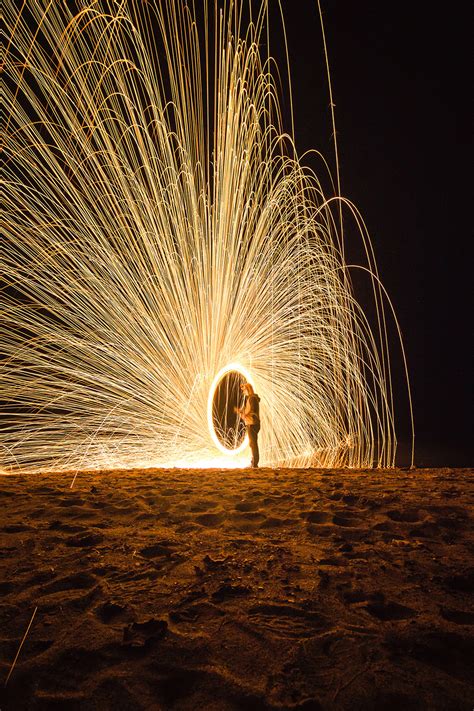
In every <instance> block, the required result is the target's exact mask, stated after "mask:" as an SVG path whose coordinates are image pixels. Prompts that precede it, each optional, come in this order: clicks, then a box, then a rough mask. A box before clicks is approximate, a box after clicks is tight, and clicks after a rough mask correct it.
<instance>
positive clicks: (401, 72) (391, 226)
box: [273, 0, 474, 465]
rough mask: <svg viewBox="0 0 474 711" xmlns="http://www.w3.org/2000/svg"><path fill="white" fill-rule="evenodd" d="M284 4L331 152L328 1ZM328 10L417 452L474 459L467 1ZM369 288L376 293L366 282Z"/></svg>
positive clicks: (348, 171)
mask: <svg viewBox="0 0 474 711" xmlns="http://www.w3.org/2000/svg"><path fill="white" fill-rule="evenodd" d="M283 6H284V12H285V19H286V27H287V32H288V39H289V45H290V56H291V66H292V79H293V95H294V100H295V119H296V121H295V124H296V125H295V133H296V141H297V147H298V150H299V152H302V151H304V150H307V149H308V148H311V147H316V148H320V149H321V150H322V151H323V152H324V153H325V155H330V153H331V149H332V143H331V135H330V134H331V126H330V121H329V119H330V115H329V102H328V95H327V84H326V82H325V67H324V58H323V54H322V41H321V30H320V24H319V15H318V9H317V2H316V0H314V1H313V0H304V2H301V1H299V2H296V1H295V0H283ZM322 6H323V11H324V20H325V30H326V41H327V45H328V51H329V59H330V64H331V72H332V82H333V94H334V102H335V104H336V121H337V129H338V142H339V152H340V164H341V175H342V192H343V194H344V195H345V196H346V197H348V198H350V199H351V200H353V201H354V202H355V203H356V205H357V206H358V208H359V210H360V211H361V212H362V215H363V217H364V219H365V221H366V224H367V226H368V229H369V232H370V234H371V237H372V240H373V245H374V248H375V253H376V257H377V262H378V266H379V270H380V275H381V278H382V280H383V282H384V284H385V286H386V288H387V290H388V292H389V294H390V296H391V298H392V300H393V303H394V305H395V308H396V312H397V315H398V318H399V322H400V325H401V328H402V332H403V337H404V343H405V347H406V351H407V357H408V363H409V369H410V375H411V379H412V392H413V397H414V408H415V422H416V434H417V441H418V443H419V449H418V456H417V458H416V461H417V463H418V464H420V465H421V464H437V465H444V464H453V465H467V464H471V465H474V456H472V455H473V447H472V439H473V438H472V433H471V429H472V414H471V410H472V401H473V377H472V371H473V368H472V360H473V359H472V345H471V342H472V330H473V329H472V325H473V319H472V296H471V294H472V276H471V271H472V268H473V263H472V256H471V255H472V251H471V252H470V254H469V253H468V250H469V247H470V245H471V243H472V220H471V219H470V212H471V210H470V200H469V198H470V189H469V183H470V180H469V178H470V175H469V170H470V165H471V160H470V158H469V155H468V151H469V147H470V145H469V143H470V142H469V138H470V135H471V132H470V130H469V120H468V119H469V115H470V113H471V112H470V106H469V104H468V98H469V92H470V89H469V81H468V77H469V64H468V47H469V46H470V44H469V42H468V25H469V22H468V13H467V3H466V4H465V6H463V3H458V4H455V5H453V6H452V7H451V6H448V7H446V6H440V7H439V8H438V9H436V7H435V4H434V3H426V2H422V3H413V2H410V3H408V2H398V3H384V2H375V0H371V1H368V0H366V1H364V0H362V1H361V0H359V1H358V2H351V1H343V0H322ZM454 10H455V11H454ZM275 36H277V32H276V33H275ZM273 49H274V50H275V45H274V46H273ZM277 51H278V50H277ZM468 215H469V217H468ZM355 237H356V235H355V233H354V239H355ZM350 238H351V233H350V230H349V233H348V239H349V241H350ZM353 246H354V249H355V245H353ZM351 250H352V247H351V245H349V251H350V252H351ZM355 253H356V252H355ZM356 287H357V284H356ZM359 295H360V297H361V300H362V301H363V299H364V294H363V288H362V289H361V291H360V293H359ZM394 359H395V361H397V360H398V353H397V351H396V350H395V351H394ZM395 376H396V383H395V391H396V394H397V399H398V401H399V403H400V406H399V417H398V423H399V430H400V439H401V440H403V439H406V436H407V432H408V426H407V424H408V423H407V418H406V414H405V413H406V408H405V403H404V401H403V383H402V374H401V372H400V371H398V372H397V364H396V363H395Z"/></svg>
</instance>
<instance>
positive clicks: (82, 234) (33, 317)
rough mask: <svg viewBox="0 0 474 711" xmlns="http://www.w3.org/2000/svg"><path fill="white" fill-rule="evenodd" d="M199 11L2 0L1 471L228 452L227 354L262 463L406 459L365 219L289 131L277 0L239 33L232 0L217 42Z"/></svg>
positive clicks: (201, 459) (167, 2)
mask: <svg viewBox="0 0 474 711" xmlns="http://www.w3.org/2000/svg"><path fill="white" fill-rule="evenodd" d="M73 8H76V9H73ZM205 8H206V12H205V31H204V32H202V33H201V34H199V31H198V27H197V22H196V17H195V15H194V11H193V9H192V7H191V6H189V5H187V4H186V3H184V2H183V1H182V0H162V1H161V2H154V3H152V2H148V3H143V2H141V1H140V2H139V1H138V0H128V1H126V2H125V1H122V0H120V1H119V0H116V1H114V0H95V1H91V2H88V3H87V2H83V3H79V2H78V3H77V6H76V5H75V4H74V3H71V2H66V0H62V1H61V0H54V1H53V2H47V1H46V0H41V1H37V2H34V3H28V5H27V4H26V3H24V4H23V5H22V6H21V9H20V10H19V11H18V9H15V5H14V4H13V3H12V2H11V0H7V3H6V11H5V17H6V23H7V28H8V34H7V36H8V37H9V40H8V42H7V49H6V54H5V75H6V78H7V90H6V105H7V107H8V115H7V126H6V131H5V145H4V153H5V157H6V158H5V166H6V167H5V173H4V174H5V185H6V196H7V198H6V200H7V213H6V214H7V222H8V225H7V239H6V240H5V242H4V247H2V252H1V269H2V274H3V275H4V276H3V279H4V288H2V292H1V293H2V297H1V298H2V306H1V318H2V329H1V334H0V352H1V357H2V362H1V368H2V377H1V383H0V401H1V402H3V403H4V404H5V405H6V413H7V425H6V426H5V427H3V428H2V431H1V433H0V449H1V451H2V457H3V459H4V464H3V466H4V468H5V469H7V468H8V469H10V468H16V467H24V468H27V469H29V470H42V469H46V468H49V469H57V470H66V469H71V468H77V469H80V468H81V467H88V468H91V467H97V468H101V467H132V466H133V467H143V466H147V465H155V466H159V465H171V464H178V463H179V464H181V465H183V464H185V465H188V466H190V465H198V464H202V463H208V464H209V463H212V462H214V463H216V462H217V463H219V462H220V459H219V457H221V456H222V455H221V454H220V453H219V451H218V448H217V445H216V442H215V440H214V439H213V438H212V437H211V435H210V432H209V429H208V408H209V397H210V396H209V392H210V388H211V386H212V384H213V383H214V385H215V378H216V374H218V373H219V371H221V369H222V368H225V366H226V365H227V364H228V363H239V364H240V367H241V369H243V370H244V372H248V374H249V375H250V377H251V378H252V379H253V382H254V385H255V388H256V390H257V392H258V393H259V394H260V396H261V399H262V404H261V410H262V431H261V451H262V459H263V461H264V463H265V464H268V465H278V464H283V463H294V464H299V465H309V464H312V465H320V466H340V465H348V466H357V467H363V466H370V465H371V464H372V463H375V464H376V465H383V466H386V465H392V464H393V461H394V456H395V448H396V439H395V431H394V414H393V402H392V393H391V381H390V365H389V357H388V339H387V331H386V323H385V315H384V304H383V301H384V298H383V297H384V295H383V291H382V288H381V286H380V282H379V280H378V277H377V271H376V266H375V261H374V258H373V254H372V249H371V246H370V240H369V237H368V235H367V232H366V229H365V226H364V223H363V221H362V219H361V217H360V215H359V213H358V212H357V210H356V208H355V207H354V206H353V205H352V204H351V203H350V202H349V201H347V200H345V199H343V198H342V197H341V196H339V195H336V196H335V197H327V196H326V194H325V192H324V190H323V186H322V183H321V182H320V179H319V178H318V176H317V175H316V174H315V173H314V172H313V171H311V170H310V169H308V168H306V167H305V166H304V165H303V164H302V163H301V162H300V160H299V158H298V157H297V155H296V151H295V149H294V146H293V140H292V138H291V136H289V135H287V134H285V133H284V132H283V128H282V122H281V115H280V109H279V103H278V97H277V91H276V88H275V83H274V79H273V77H272V75H271V71H270V70H271V68H272V62H271V60H270V59H268V60H266V61H264V59H262V57H261V55H260V51H259V44H260V39H261V37H262V33H263V32H264V27H265V18H266V2H265V1H264V2H262V7H261V10H260V12H259V14H258V17H256V18H254V19H255V21H254V23H253V24H250V25H249V26H248V27H247V28H246V29H245V28H244V27H243V26H242V23H241V19H240V17H241V14H240V12H241V6H240V4H239V3H238V2H237V1H236V2H235V3H233V2H229V3H228V4H227V5H226V7H225V8H224V10H223V11H222V12H221V13H220V14H218V13H217V12H216V17H215V21H216V27H217V30H216V33H215V34H216V40H215V46H214V47H213V48H211V47H210V46H209V39H208V32H207V27H208V24H209V23H210V17H209V16H208V12H207V2H206V3H205ZM321 163H322V165H323V168H324V176H325V179H326V180H327V179H328V178H329V183H330V176H329V175H328V174H327V172H326V167H325V163H324V161H323V160H321ZM342 208H344V210H345V212H347V213H348V214H349V216H350V217H351V218H353V219H354V222H355V224H357V225H358V227H359V230H360V234H361V237H362V241H363V244H364V246H365V253H366V264H365V266H364V269H367V270H368V272H369V274H370V275H371V278H372V285H373V294H374V304H375V314H376V322H375V324H374V326H373V327H371V326H370V325H369V323H368V320H367V319H366V317H365V315H364V313H363V312H362V310H361V308H360V306H359V305H358V303H357V302H356V300H355V299H354V297H353V293H352V289H351V282H350V278H349V275H348V269H347V267H346V265H345V263H344V257H343V255H344V248H343V238H342V234H341V232H340V230H341V221H340V211H341V210H342ZM211 420H212V418H211ZM239 457H240V453H239V454H238V456H237V457H236V458H234V459H232V462H233V464H234V465H236V464H241V463H242V459H241V457H240V458H239ZM226 461H227V462H229V458H228V457H226Z"/></svg>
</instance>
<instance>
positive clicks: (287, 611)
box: [248, 603, 329, 639]
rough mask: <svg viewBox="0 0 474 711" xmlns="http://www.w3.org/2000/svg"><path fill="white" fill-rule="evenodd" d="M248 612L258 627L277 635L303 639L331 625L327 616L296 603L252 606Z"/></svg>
mask: <svg viewBox="0 0 474 711" xmlns="http://www.w3.org/2000/svg"><path fill="white" fill-rule="evenodd" d="M248 614H249V616H250V618H251V620H252V624H253V625H255V627H257V629H258V628H259V627H260V628H264V629H266V630H267V631H268V632H270V633H271V634H272V635H274V636H275V637H283V638H290V639H301V638H308V637H314V636H315V635H316V634H318V633H320V632H321V630H323V629H327V628H328V627H329V622H328V620H327V618H326V617H325V616H324V615H322V614H320V613H319V612H313V611H310V610H304V609H302V608H301V607H297V606H296V605H295V606H293V605H283V604H282V605H273V604H265V603H264V604H261V605H255V606H253V607H251V608H250V609H249V611H248Z"/></svg>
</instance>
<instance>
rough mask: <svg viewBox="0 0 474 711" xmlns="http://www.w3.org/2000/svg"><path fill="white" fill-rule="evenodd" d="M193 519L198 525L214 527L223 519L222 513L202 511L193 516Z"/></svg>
mask: <svg viewBox="0 0 474 711" xmlns="http://www.w3.org/2000/svg"><path fill="white" fill-rule="evenodd" d="M194 520H195V522H196V523H198V524H199V525H200V526H206V527H209V528H214V527H216V526H219V525H220V524H221V523H222V522H223V521H224V516H223V514H222V513H202V514H198V515H197V516H195V517H194Z"/></svg>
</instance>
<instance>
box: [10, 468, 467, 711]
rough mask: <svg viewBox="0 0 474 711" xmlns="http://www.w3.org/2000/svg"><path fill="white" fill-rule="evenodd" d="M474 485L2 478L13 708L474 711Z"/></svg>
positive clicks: (322, 478)
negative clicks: (473, 596)
mask: <svg viewBox="0 0 474 711" xmlns="http://www.w3.org/2000/svg"><path fill="white" fill-rule="evenodd" d="M76 474H77V476H76ZM472 475H473V470H472V469H430V470H428V469H423V470H417V469H414V470H406V469H397V470H390V471H380V470H374V471H352V470H309V469H306V470H303V469H280V470H274V469H263V468H262V469H258V470H248V469H246V470H226V471H220V470H219V471H218V470H183V469H174V470H156V469H154V470H141V471H126V472H125V471H114V472H79V473H77V472H71V473H70V474H69V473H68V474H60V475H59V474H45V475H29V476H26V475H13V476H5V477H2V478H1V479H0V489H1V491H0V495H1V525H0V531H1V537H0V541H1V553H2V559H1V560H2V562H1V576H0V595H1V597H0V645H1V647H0V649H1V653H0V659H1V666H0V675H1V686H2V689H1V694H2V700H1V703H0V707H1V709H2V711H3V710H5V709H15V711H20V710H22V709H28V710H29V709H57V710H58V711H59V710H61V711H62V710H63V709H64V710H67V711H72V710H76V709H78V710H79V709H80V710H81V711H82V710H88V709H97V710H100V711H104V710H106V709H113V710H114V711H118V710H119V709H134V710H135V709H179V710H181V709H182V710H193V711H194V710H196V709H206V710H208V711H213V710H216V711H217V710H221V709H223V710H226V711H227V710H229V711H230V710H232V711H235V710H238V709H255V710H259V709H275V710H277V709H280V710H283V709H295V710H296V709H298V710H300V711H303V709H304V710H305V711H313V710H314V711H316V710H318V709H328V710H335V711H336V710H339V709H341V710H342V709H347V710H350V711H352V710H357V709H361V710H362V709H364V711H367V710H370V709H373V710H374V711H375V710H376V709H377V710H378V709H383V710H384V711H387V710H388V709H397V710H402V709H403V711H407V710H411V709H420V710H421V709H423V711H427V710H429V709H439V710H440V711H441V710H443V711H447V710H454V709H460V710H461V709H463V710H466V711H469V710H470V709H472V707H473V705H474V673H473V669H474V634H473V630H474V627H473V625H474V610H473V608H472V595H473V592H474V534H473V510H474V509H473V501H474V486H473V482H474V479H473V476H472ZM75 476H76V478H75V481H74V486H73V487H72V488H71V483H72V481H73V479H74V477H75ZM32 617H33V620H32ZM31 620H32V621H31ZM30 622H31V625H30V628H29V631H28V634H27V636H26V638H25V640H24V643H23V646H22V648H21V651H20V654H19V656H18V659H17V662H16V664H15V666H14V668H13V671H12V672H11V675H10V678H9V680H8V684H7V685H6V686H5V680H6V678H7V676H8V674H9V672H10V670H11V667H12V663H13V661H14V658H15V655H16V653H17V651H18V648H19V645H20V643H21V641H22V638H23V636H24V634H25V632H26V630H27V628H28V626H29V624H30Z"/></svg>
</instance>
